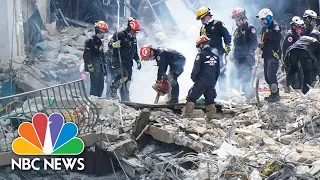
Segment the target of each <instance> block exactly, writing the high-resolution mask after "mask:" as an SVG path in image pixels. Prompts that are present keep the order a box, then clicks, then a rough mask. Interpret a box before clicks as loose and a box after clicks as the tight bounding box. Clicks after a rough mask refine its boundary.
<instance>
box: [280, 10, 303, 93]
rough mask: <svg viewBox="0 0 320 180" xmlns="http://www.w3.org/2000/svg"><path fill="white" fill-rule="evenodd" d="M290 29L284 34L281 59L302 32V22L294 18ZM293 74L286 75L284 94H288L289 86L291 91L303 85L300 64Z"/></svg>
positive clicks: (300, 19)
mask: <svg viewBox="0 0 320 180" xmlns="http://www.w3.org/2000/svg"><path fill="white" fill-rule="evenodd" d="M290 25H291V29H290V30H289V31H288V33H287V34H286V37H285V38H284V41H283V45H282V53H283V57H285V55H286V52H287V50H288V49H289V47H290V46H292V44H294V43H295V42H296V41H297V40H298V39H299V38H300V37H301V33H302V32H303V27H304V21H303V19H302V18H301V17H299V16H294V17H293V18H292V20H291V23H290ZM295 72H296V73H294V74H291V73H290V74H287V76H286V87H285V92H286V93H289V92H290V88H289V87H290V86H291V85H292V88H293V89H302V84H303V72H302V68H301V65H300V62H299V63H298V67H297V70H296V71H295Z"/></svg>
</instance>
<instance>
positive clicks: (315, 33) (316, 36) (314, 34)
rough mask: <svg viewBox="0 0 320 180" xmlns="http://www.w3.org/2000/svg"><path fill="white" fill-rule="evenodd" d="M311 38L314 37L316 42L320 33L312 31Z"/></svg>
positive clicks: (319, 37)
mask: <svg viewBox="0 0 320 180" xmlns="http://www.w3.org/2000/svg"><path fill="white" fill-rule="evenodd" d="M311 36H312V37H315V38H316V39H317V40H318V41H319V40H320V32H319V31H318V30H312V32H311Z"/></svg>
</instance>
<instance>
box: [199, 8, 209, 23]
mask: <svg viewBox="0 0 320 180" xmlns="http://www.w3.org/2000/svg"><path fill="white" fill-rule="evenodd" d="M209 11H210V9H209V8H206V7H201V8H199V9H198V11H197V20H200V19H202V18H203V17H205V16H206V15H207V14H208V13H209Z"/></svg>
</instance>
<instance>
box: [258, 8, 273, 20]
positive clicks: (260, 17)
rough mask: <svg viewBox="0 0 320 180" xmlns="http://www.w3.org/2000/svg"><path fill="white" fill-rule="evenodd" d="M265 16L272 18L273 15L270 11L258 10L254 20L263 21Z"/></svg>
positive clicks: (265, 9)
mask: <svg viewBox="0 0 320 180" xmlns="http://www.w3.org/2000/svg"><path fill="white" fill-rule="evenodd" d="M267 16H271V17H273V13H272V11H271V10H270V9H267V8H264V9H261V10H260V12H259V13H258V15H256V18H259V19H265V18H266V17H267Z"/></svg>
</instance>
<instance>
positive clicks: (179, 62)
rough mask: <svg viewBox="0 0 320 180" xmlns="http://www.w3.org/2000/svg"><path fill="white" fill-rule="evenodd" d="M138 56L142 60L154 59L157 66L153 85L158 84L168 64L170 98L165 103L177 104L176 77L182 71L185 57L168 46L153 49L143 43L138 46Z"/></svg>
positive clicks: (177, 85) (177, 89)
mask: <svg viewBox="0 0 320 180" xmlns="http://www.w3.org/2000/svg"><path fill="white" fill-rule="evenodd" d="M140 56H141V59H142V60H145V61H148V60H154V59H155V60H156V61H157V65H158V67H159V69H158V74H157V81H156V84H155V85H154V86H155V87H157V86H158V83H159V82H160V80H161V79H162V77H163V76H165V75H166V72H167V69H168V66H170V70H169V82H170V85H171V99H170V100H169V101H168V102H167V104H177V103H179V91H180V90H179V83H178V77H179V76H180V75H181V74H182V73H183V71H184V65H185V63H186V58H185V57H184V56H183V55H182V54H181V53H179V52H177V51H176V50H173V49H168V48H157V49H154V48H153V47H151V46H150V45H145V46H142V47H141V48H140Z"/></svg>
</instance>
